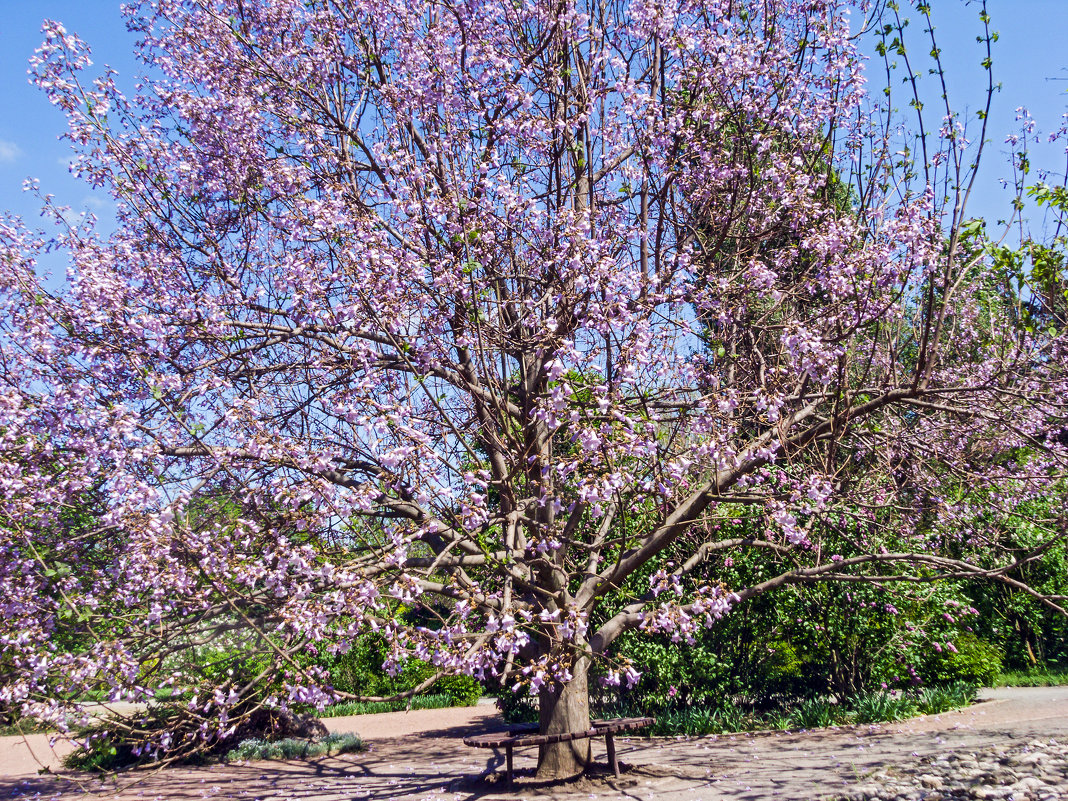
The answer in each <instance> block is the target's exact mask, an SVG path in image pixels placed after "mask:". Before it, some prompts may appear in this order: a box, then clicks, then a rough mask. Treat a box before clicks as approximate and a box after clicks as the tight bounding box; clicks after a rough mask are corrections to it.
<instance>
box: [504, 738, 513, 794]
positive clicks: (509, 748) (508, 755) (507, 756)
mask: <svg viewBox="0 0 1068 801" xmlns="http://www.w3.org/2000/svg"><path fill="white" fill-rule="evenodd" d="M504 751H505V759H506V760H507V763H508V783H509V784H511V783H512V746H510V745H506V746H505V747H504Z"/></svg>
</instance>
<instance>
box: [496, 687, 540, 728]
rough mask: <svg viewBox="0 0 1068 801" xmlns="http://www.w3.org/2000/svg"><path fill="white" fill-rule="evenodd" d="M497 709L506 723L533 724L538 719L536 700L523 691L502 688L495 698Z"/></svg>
mask: <svg viewBox="0 0 1068 801" xmlns="http://www.w3.org/2000/svg"><path fill="white" fill-rule="evenodd" d="M497 708H498V709H499V710H501V717H502V718H504V720H505V722H507V723H534V722H535V721H537V719H538V699H537V698H536V697H535V696H532V695H531V694H530V693H528V692H526V691H525V690H520V691H519V692H512V691H511V690H509V689H508V688H503V689H502V690H501V691H500V694H499V695H498V696H497Z"/></svg>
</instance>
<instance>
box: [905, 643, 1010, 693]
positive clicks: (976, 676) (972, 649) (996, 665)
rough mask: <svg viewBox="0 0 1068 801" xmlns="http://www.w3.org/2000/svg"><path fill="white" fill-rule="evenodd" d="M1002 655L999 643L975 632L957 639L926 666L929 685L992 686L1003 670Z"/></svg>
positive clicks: (925, 671)
mask: <svg viewBox="0 0 1068 801" xmlns="http://www.w3.org/2000/svg"><path fill="white" fill-rule="evenodd" d="M1001 663H1002V655H1001V651H1000V650H999V649H998V648H997V646H995V645H992V644H991V643H989V642H987V641H986V640H982V639H980V638H979V637H977V636H975V635H974V634H963V635H961V636H958V637H956V638H954V640H953V647H952V648H950V647H945V648H943V649H942V651H941V653H938V654H937V655H936V656H934V657H932V658H931V660H930V661H929V662H928V664H927V665H925V666H924V667H925V670H924V673H925V674H926V675H925V678H926V679H927V683H928V684H954V683H956V682H964V683H966V684H973V685H978V686H989V685H990V684H993V682H994V680H995V679H996V678H997V677H998V675H999V674H1000V673H1001Z"/></svg>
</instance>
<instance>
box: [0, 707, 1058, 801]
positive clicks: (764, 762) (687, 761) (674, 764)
mask: <svg viewBox="0 0 1068 801" xmlns="http://www.w3.org/2000/svg"><path fill="white" fill-rule="evenodd" d="M983 697H984V699H985V700H984V701H983V702H982V703H979V704H976V705H975V706H973V707H971V708H969V709H966V710H962V711H959V712H950V713H945V714H943V715H936V716H932V717H927V718H918V719H915V720H912V721H906V722H904V723H898V724H882V725H877V726H860V727H848V728H839V729H829V730H822V731H812V732H789V733H784V732H769V733H759V734H737V735H723V736H719V737H702V738H679V739H672V738H654V739H641V738H631V739H628V740H623V741H620V744H619V746H618V747H619V755H620V759H621V761H622V762H623V763H624V764H625V765H626V766H628V767H627V769H625V771H624V774H623V776H622V777H621V778H620V779H616V778H615V777H613V776H611V775H610V774H609V775H605V773H603V772H599V773H595V774H594V775H592V776H587V777H584V778H581V779H578V780H576V781H572V782H564V783H560V782H556V783H552V784H541V783H539V782H537V781H535V780H534V778H533V768H534V764H535V759H536V756H537V752H536V749H524V750H522V751H517V752H516V768H517V774H518V775H517V781H516V784H515V786H513V787H511V788H509V787H507V786H505V785H504V784H503V783H502V782H501V781H499V779H500V775H499V773H497V772H496V771H497V769H498V768H500V767H501V766H502V763H503V758H504V755H503V753H496V752H494V751H490V750H482V749H473V748H467V747H466V746H464V745H463V743H462V742H461V740H462V738H463V737H464V736H466V735H468V734H473V733H476V732H477V733H481V732H486V731H491V730H493V729H495V728H500V727H501V725H502V724H501V721H500V719H499V718H498V717H497V715H496V712H495V710H494V709H493V707H490V706H477V707H468V708H461V709H440V710H425V711H416V712H396V713H390V714H384V715H365V716H361V717H353V718H332V719H330V720H327V721H326V723H327V724H328V726H329V728H330V729H331V730H332V731H340V732H345V731H356V732H358V733H359V734H360V735H361V736H362V737H363V738H364V740H365V741H366V742H367V743H368V744H369V746H370V748H369V750H368V751H367V752H365V753H360V754H348V755H345V756H339V757H331V758H324V759H313V760H307V761H285V762H253V763H238V764H230V765H216V766H213V767H209V768H172V769H168V770H164V771H156V772H137V773H135V774H130V775H126V776H124V777H121V778H119V779H118V780H109V781H107V782H101V781H99V780H96V779H92V778H85V777H79V776H73V775H70V774H64V773H58V774H52V775H38V773H37V771H38V770H39V768H40V767H41V766H42V765H47V766H49V767H50V768H51V769H52V770H53V771H55V770H58V764H59V763H58V756H59V755H61V753H62V751H59V749H58V748H57V753H53V752H52V751H51V750H50V749H49V747H48V742H47V740H48V738H47V737H46V736H45V735H31V736H30V737H28V738H26V740H25V741H24V740H21V739H20V738H10V737H9V738H0V798H4V799H7V798H36V799H46V798H47V799H57V800H59V801H71V800H72V799H74V798H77V797H79V796H81V795H82V794H83V793H84V792H89V793H91V794H92V795H93V796H95V797H96V798H108V799H121V801H152V800H153V799H158V800H159V801H171V800H172V799H173V800H174V801H185V800H186V799H243V800H244V801H283V800H284V801H291V800H292V801H363V799H368V800H369V801H370V800H373V801H393V800H394V799H396V800H397V801H474V800H475V799H480V801H500V800H502V799H509V801H513V800H514V799H517V798H522V799H525V798H553V799H567V800H568V801H572V800H577V799H598V800H599V801H634V800H635V799H654V798H655V799H658V801H659V800H660V799H663V800H664V801H693V800H695V799H700V801H706V799H707V801H720V800H722V801H727V800H728V799H729V800H730V801H764V800H765V799H776V798H785V799H819V798H822V797H824V796H827V795H830V794H833V793H835V792H840V791H842V790H844V789H846V788H848V787H849V786H851V785H854V784H856V783H858V782H860V781H862V780H863V779H864V777H865V776H867V775H870V774H871V773H872V772H874V771H875V770H877V769H879V768H881V767H884V766H892V765H895V764H902V763H906V762H908V761H909V760H913V759H916V758H918V757H921V756H928V755H933V754H936V753H947V752H951V751H966V750H970V749H976V748H981V747H984V746H987V745H994V744H1000V743H1005V742H1007V741H1012V740H1018V739H1034V738H1039V737H1042V738H1051V737H1052V738H1059V739H1062V740H1063V739H1066V738H1068V687H1052V688H1017V689H1008V688H1005V689H1000V690H992V691H986V692H985V694H984V696H983ZM593 747H594V754H595V757H596V758H597V759H599V760H600V761H601V762H602V763H603V761H604V743H603V742H602V741H601V740H595V741H594V746H593Z"/></svg>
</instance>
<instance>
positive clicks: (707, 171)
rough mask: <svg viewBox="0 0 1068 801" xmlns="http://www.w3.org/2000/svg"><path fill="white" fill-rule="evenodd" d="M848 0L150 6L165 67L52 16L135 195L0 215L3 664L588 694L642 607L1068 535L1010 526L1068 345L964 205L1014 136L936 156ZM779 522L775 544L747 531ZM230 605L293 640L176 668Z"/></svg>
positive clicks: (113, 182)
mask: <svg viewBox="0 0 1068 801" xmlns="http://www.w3.org/2000/svg"><path fill="white" fill-rule="evenodd" d="M849 5H850V4H848V3H845V2H836V0H815V2H813V0H776V1H775V2H766V1H765V0H761V1H760V2H749V1H748V0H730V1H729V2H728V0H697V1H695V2H670V1H669V2H652V1H651V0H650V1H648V2H647V1H646V0H631V1H630V2H627V3H621V2H620V3H617V2H603V1H602V0H588V1H587V0H578V1H577V2H572V1H571V0H524V2H497V0H471V1H470V2H459V3H453V2H444V3H441V2H433V3H431V2H418V1H415V2H413V0H404V2H383V1H382V0H375V2H351V3H335V2H332V0H308V1H307V2H304V1H303V0H302V2H294V1H293V0H154V2H139V3H133V4H132V5H131V6H129V7H128V8H127V9H126V11H125V13H126V14H127V15H128V18H129V25H130V27H131V29H132V30H135V31H137V32H138V33H139V35H140V37H141V42H140V45H139V46H140V53H141V56H142V58H143V59H144V61H145V64H146V66H147V67H148V68H149V72H148V73H147V74H148V76H149V77H148V78H146V79H145V81H144V83H143V84H142V85H141V86H140V88H139V90H138V91H137V93H136V95H134V96H131V97H127V96H125V95H123V94H122V93H121V92H120V91H119V89H118V88H117V86H116V83H115V79H114V76H113V75H111V74H109V73H107V72H105V73H104V74H103V75H101V76H100V77H95V78H90V77H88V76H89V75H90V74H91V73H90V72H89V71H88V70H89V68H90V60H89V50H88V47H87V46H86V45H85V44H84V43H83V42H81V41H80V40H79V39H77V37H75V36H74V35H72V34H70V33H68V32H66V31H65V30H64V29H63V28H62V27H61V26H60V25H58V24H54V23H50V24H49V25H48V26H47V27H46V35H47V40H46V42H45V44H44V46H43V48H42V50H41V51H39V54H38V56H37V57H35V59H34V61H33V70H34V79H35V80H36V81H37V83H38V84H39V85H40V86H41V87H42V88H43V89H44V91H45V92H46V93H47V95H48V97H49V98H50V100H51V101H52V102H53V103H55V104H56V105H58V106H59V107H61V108H62V109H64V110H65V111H66V113H67V116H68V119H69V121H70V130H69V134H68V136H69V138H70V140H71V142H72V144H73V146H74V148H75V150H76V153H77V156H76V161H75V166H74V168H75V170H76V171H77V172H79V173H80V174H81V175H82V176H84V178H85V179H86V180H87V181H88V182H89V183H90V184H91V185H93V186H97V187H103V188H104V189H106V190H107V191H108V192H109V193H110V194H111V195H112V197H113V198H114V199H115V201H116V203H117V205H118V213H117V214H118V225H117V228H116V230H115V231H114V233H111V234H108V235H103V234H101V233H99V232H98V231H96V230H95V229H94V228H93V227H92V226H81V227H78V226H74V227H72V226H70V225H68V224H66V223H65V222H64V220H63V217H62V215H60V214H59V213H58V211H55V210H53V216H54V217H55V220H56V222H57V224H58V228H56V229H54V230H53V231H51V232H40V231H34V230H32V229H30V228H28V227H27V226H25V225H24V224H23V223H22V222H21V221H19V220H15V219H8V220H7V221H6V222H5V223H3V225H2V226H0V240H2V243H0V247H2V256H0V258H2V259H3V262H4V266H5V269H4V270H3V273H2V275H0V308H2V316H0V326H2V328H0V360H2V363H3V370H2V371H0V398H2V406H3V412H2V417H0V473H2V476H3V480H2V482H0V515H2V516H3V527H2V529H0V552H2V553H3V560H2V563H0V587H2V588H3V589H2V598H3V604H4V609H5V615H4V616H3V618H4V622H3V623H0V642H3V644H4V651H5V657H4V659H5V662H6V664H5V678H4V683H3V686H2V688H0V698H2V699H3V700H4V701H5V702H7V703H15V704H21V705H23V707H24V709H25V711H26V712H27V713H32V714H35V715H37V716H40V717H44V718H49V717H51V718H52V719H58V718H59V716H60V715H61V713H62V711H63V708H64V704H65V703H66V702H67V701H69V700H70V699H73V698H76V697H77V696H78V695H79V693H81V692H83V691H85V690H87V689H95V688H100V687H103V688H106V689H107V690H108V691H109V692H110V694H111V698H112V699H113V700H118V699H133V700H138V699H143V698H147V697H151V696H152V695H153V693H155V692H156V690H157V689H158V688H159V687H161V686H163V687H169V688H172V689H173V690H174V693H173V695H172V700H171V702H170V703H171V705H172V708H173V710H175V714H176V715H177V717H174V718H171V725H170V726H169V727H168V728H167V729H165V730H160V731H148V730H146V731H145V732H144V737H145V742H146V743H147V745H146V747H147V748H150V749H155V750H156V751H157V752H158V753H160V754H161V755H163V756H168V755H173V754H181V753H188V752H190V751H193V750H196V749H197V748H199V747H201V746H202V745H203V744H204V743H206V742H209V741H211V740H212V739H214V738H217V737H219V736H225V734H226V733H227V732H228V731H231V730H232V728H233V726H235V725H236V722H237V718H238V717H239V716H240V715H239V713H240V714H241V715H243V714H247V713H248V710H249V707H248V706H247V705H246V706H242V703H243V701H244V699H246V698H247V697H249V696H250V694H252V693H253V691H254V689H255V685H256V684H257V683H260V684H263V683H267V682H269V681H274V682H275V684H273V685H272V686H273V687H275V688H276V690H275V691H273V693H272V697H270V698H266V699H263V700H262V701H260V702H257V703H269V704H276V705H283V706H284V705H287V704H295V703H321V702H325V701H328V700H329V699H330V698H331V697H333V696H332V695H331V692H330V688H324V687H323V686H322V684H323V677H322V676H321V675H317V674H316V672H315V670H314V668H308V667H307V662H306V661H304V660H303V659H302V655H303V654H305V653H307V652H309V651H315V650H317V649H330V650H332V651H338V650H342V651H343V650H344V649H346V648H348V647H349V646H350V645H351V644H352V642H353V641H354V639H355V638H357V637H359V636H361V634H363V633H366V632H377V633H379V634H381V635H383V636H384V637H385V639H386V641H387V642H388V643H389V648H390V655H389V657H388V660H387V666H388V667H390V668H391V669H394V668H395V669H400V668H401V666H402V665H403V663H404V662H405V660H406V659H408V658H410V657H418V658H420V659H424V660H426V661H428V662H430V663H432V664H433V665H434V666H435V667H436V669H437V671H438V672H440V673H442V674H448V673H469V674H474V675H476V676H495V677H498V679H499V680H501V681H503V682H504V683H505V685H506V686H508V685H512V684H516V685H519V686H520V687H526V688H529V690H530V691H531V692H532V693H535V694H537V695H538V696H539V698H540V702H541V714H542V729H543V731H547V732H553V731H562V730H571V729H574V728H576V727H580V728H584V727H585V726H586V725H587V724H588V717H589V713H588V707H587V702H586V677H587V671H588V669H589V665H590V660H591V659H605V660H607V663H606V664H607V667H606V670H607V675H608V680H610V681H617V682H618V681H623V682H626V681H628V680H633V678H634V677H636V676H637V674H638V673H639V672H640V671H641V670H642V666H641V665H638V664H631V663H618V662H613V661H612V648H611V646H612V643H613V641H615V640H616V638H617V637H618V636H619V635H620V634H622V633H623V632H625V631H628V630H632V629H635V628H642V629H644V630H646V631H650V632H667V633H671V634H674V635H677V636H678V637H680V638H683V639H685V638H687V637H690V636H691V635H692V633H693V632H694V631H696V629H697V628H698V627H700V626H705V625H713V624H714V623H715V621H716V620H717V619H718V618H720V617H721V616H722V615H724V614H729V613H730V612H731V609H732V608H733V607H735V606H736V605H738V604H739V603H741V602H743V601H745V600H747V599H749V598H752V597H754V596H756V595H758V594H760V593H763V592H766V591H768V590H771V589H775V588H777V587H780V586H784V585H786V584H790V583H803V582H808V581H817V580H818V581H826V580H837V581H869V582H884V581H892V580H895V579H901V578H910V579H912V580H919V579H918V578H917V577H918V576H919V578H922V580H927V579H930V578H934V577H937V576H953V577H966V576H986V577H991V578H994V579H997V580H1001V581H1006V582H1013V581H1016V579H1014V578H1013V574H1012V573H1011V569H1012V568H1013V566H1015V565H1018V564H1020V563H1022V562H1025V561H1026V560H1028V559H1031V558H1033V557H1034V556H1035V555H1036V554H1039V553H1041V552H1042V551H1043V549H1045V548H1048V547H1050V546H1051V544H1053V543H1055V542H1057V541H1058V540H1059V539H1062V538H1063V537H1064V535H1065V524H1064V520H1063V519H1061V520H1057V519H1054V518H1049V519H1047V518H1043V519H1041V520H1036V521H1034V523H1035V529H1034V530H1035V536H1034V539H1033V541H1032V542H1030V543H1028V545H1027V547H1026V548H1020V547H1019V544H1018V543H1014V544H1013V545H1012V546H1011V547H1010V546H1006V545H1005V544H1004V542H1003V540H1002V537H1001V532H1000V530H999V527H998V525H997V524H996V520H997V519H998V515H1001V516H1002V517H1001V518H1000V519H1004V517H1005V516H1012V515H1013V514H1014V513H1015V510H1016V509H1017V508H1018V506H1019V504H1020V503H1022V502H1024V501H1027V500H1029V499H1035V498H1046V499H1048V498H1049V497H1051V496H1056V497H1060V496H1061V495H1063V491H1064V486H1065V485H1064V481H1063V475H1064V468H1065V464H1066V459H1068V437H1066V436H1065V433H1064V432H1065V426H1066V422H1068V421H1066V410H1065V403H1066V398H1068V376H1066V373H1065V362H1066V360H1065V356H1066V345H1068V340H1066V338H1065V333H1064V328H1063V325H1062V324H1061V323H1059V322H1054V323H1051V324H1050V325H1048V326H1046V325H1043V326H1036V325H1033V324H1031V323H1030V322H1029V320H1031V319H1033V315H1031V316H1028V315H1026V314H1023V313H1022V312H1021V304H1024V303H1025V302H1026V303H1040V302H1041V299H1040V298H1039V297H1037V296H1034V295H1028V294H1027V293H1024V292H1022V291H1021V290H1020V289H1019V286H1018V285H1015V284H1011V282H1010V285H1009V286H1008V287H1007V288H1006V285H1005V283H1004V282H1001V281H1000V279H999V276H998V273H997V269H998V268H997V266H996V264H995V261H994V260H992V259H990V258H989V256H988V249H986V248H985V247H984V242H983V239H982V235H981V232H980V231H979V230H977V229H976V227H975V226H974V225H972V224H971V223H969V222H968V221H967V218H966V214H965V209H966V199H967V192H968V191H969V187H970V183H969V181H970V178H971V175H972V171H973V162H976V161H977V159H978V155H977V151H981V144H980V143H981V142H982V140H983V136H985V128H984V129H983V130H982V131H981V132H980V135H979V137H978V141H977V143H972V144H970V143H969V142H968V141H967V140H966V139H965V137H964V134H963V128H962V127H960V120H959V119H957V118H955V117H953V116H952V115H949V116H948V118H947V120H946V121H945V124H943V125H942V126H941V130H940V131H939V130H935V131H928V132H927V133H926V134H925V138H924V139H923V140H922V141H923V143H924V149H923V151H922V154H921V155H916V153H912V152H910V153H909V154H906V155H905V156H902V153H901V145H900V138H899V135H898V134H897V133H896V132H895V131H894V129H893V127H892V125H891V121H892V119H893V113H892V109H891V107H890V101H889V100H887V99H886V98H885V97H882V96H879V95H877V94H875V93H872V94H868V93H867V92H866V90H865V78H864V75H863V72H862V70H861V58H860V56H859V55H858V53H857V42H856V38H855V37H856V34H857V30H858V27H857V26H858V25H860V26H861V27H864V26H865V25H867V24H868V23H870V22H871V21H872V20H871V19H869V18H867V17H865V16H864V14H865V12H866V11H867V4H863V7H861V8H855V9H853V10H854V12H855V13H854V15H853V19H852V23H851V22H850V17H849V15H848V13H847V12H848V11H849ZM851 25H852V27H851ZM886 30H887V32H888V33H887V35H889V31H890V30H891V29H890V28H888V29H886ZM883 50H884V52H885V50H886V48H883ZM51 251H60V252H62V253H63V254H64V256H65V258H66V259H68V261H69V268H68V272H67V276H66V280H65V281H62V282H58V283H57V282H56V281H49V280H47V279H45V278H44V277H43V276H42V275H41V270H40V268H39V266H38V260H39V258H40V256H41V254H43V253H46V252H51ZM59 283H61V286H59V285H58V284H59ZM1013 287H1015V288H1013ZM1057 319H1058V320H1063V317H1060V318H1057ZM977 498H978V499H980V500H979V501H977V500H976V499H977ZM87 499H91V502H90V501H89V500H87ZM976 503H980V504H981V505H982V506H983V508H984V509H987V510H994V512H993V513H991V514H990V515H988V519H987V520H985V521H984V519H983V518H982V516H981V515H979V514H977V513H976V509H975V504H976ZM89 507H92V509H93V510H94V511H93V515H92V516H91V517H92V519H91V520H89V521H88V522H87V520H86V514H85V513H84V512H85V510H86V509H87V508H89ZM740 507H744V508H745V509H747V510H753V509H756V510H760V511H761V513H762V514H763V520H764V521H765V525H764V531H763V533H761V534H758V535H754V534H747V535H746V536H744V537H738V536H730V535H729V534H728V532H729V531H731V528H730V526H727V525H725V523H727V522H729V521H730V520H731V519H732V518H733V517H734V516H736V515H737V510H738V509H739V508H740ZM75 518H76V521H75ZM991 521H993V522H991ZM75 522H76V524H75ZM888 527H892V529H893V530H892V532H889V531H888V530H887V529H888ZM828 532H831V533H834V535H835V536H836V537H838V539H837V540H835V542H843V541H844V542H846V543H847V544H848V545H849V547H850V550H849V551H848V552H839V551H838V550H835V551H829V547H830V546H829V545H828V547H824V542H825V541H826V542H828V543H829V542H830V534H829V533H828ZM843 537H844V539H843ZM680 548H681V553H682V558H679V559H675V558H672V559H670V560H666V558H665V555H666V554H669V553H672V554H674V553H677V552H678V551H679V549H680ZM747 548H748V549H760V550H762V551H764V552H766V553H768V554H769V555H772V556H773V557H774V558H775V559H776V560H777V564H779V565H780V570H779V572H778V574H777V576H776V577H775V578H772V579H769V580H767V581H764V582H762V583H760V584H756V585H753V586H747V587H741V586H728V585H725V584H723V583H722V582H721V580H720V578H719V577H717V575H716V574H715V572H714V571H712V570H709V565H711V564H713V563H712V562H710V561H708V560H709V559H710V558H711V557H713V556H715V555H716V554H722V553H726V552H730V551H732V550H737V549H747ZM906 565H908V566H912V567H913V568H917V569H919V570H921V571H922V575H921V574H917V573H916V572H915V571H914V572H912V573H908V574H907V575H906V572H904V568H903V566H906ZM1043 601H1044V603H1046V604H1047V605H1049V606H1050V607H1051V608H1055V609H1060V610H1061V611H1063V609H1062V606H1063V599H1057V598H1048V597H1047V598H1044V599H1043ZM72 626H75V627H80V628H78V630H79V631H80V632H81V639H80V640H79V641H78V644H77V647H74V646H71V645H70V644H69V643H68V642H67V641H65V640H63V639H62V638H57V636H56V633H57V631H60V630H67V629H70V627H72ZM220 637H228V638H232V639H233V640H234V641H236V642H239V643H241V644H242V646H243V647H245V648H248V649H250V650H256V651H258V652H261V653H263V654H264V655H265V656H266V661H265V662H264V667H263V670H262V672H261V674H260V675H258V676H257V677H256V678H255V679H254V680H253V681H251V682H247V683H241V682H237V681H235V680H232V679H228V678H227V677H226V676H225V675H223V676H216V677H213V678H211V679H210V680H209V679H207V678H205V677H203V676H195V675H190V674H188V673H185V672H183V671H182V670H181V669H178V668H176V667H174V665H175V663H174V659H173V658H174V656H175V655H176V654H178V653H180V652H181V651H183V650H185V649H190V648H195V647H198V646H200V645H202V644H204V643H209V642H212V641H214V640H216V639H217V638H220ZM175 721H177V722H175ZM583 749H586V750H585V751H584V750H583ZM587 760H588V742H587V741H580V742H579V743H565V744H560V745H558V746H554V747H550V748H546V749H544V753H543V754H542V763H541V764H542V769H543V771H544V773H545V774H547V775H549V774H554V773H556V774H564V773H570V772H573V771H574V770H576V769H578V768H580V767H581V766H582V765H583V764H585V762H586V761H587Z"/></svg>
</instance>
